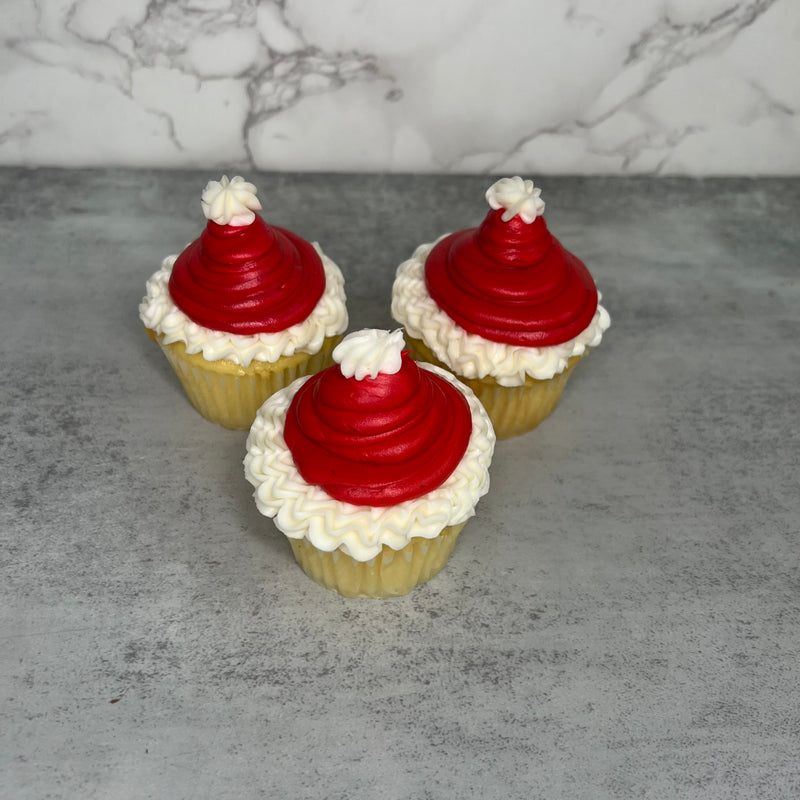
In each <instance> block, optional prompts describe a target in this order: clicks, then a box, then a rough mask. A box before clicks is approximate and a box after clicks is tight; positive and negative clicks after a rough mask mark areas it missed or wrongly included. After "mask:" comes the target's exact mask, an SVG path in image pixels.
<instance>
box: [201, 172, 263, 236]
mask: <svg viewBox="0 0 800 800" xmlns="http://www.w3.org/2000/svg"><path fill="white" fill-rule="evenodd" d="M257 191H258V189H256V187H255V186H254V185H253V184H252V183H248V182H247V181H246V180H245V179H244V178H243V177H242V176H241V175H235V176H234V177H233V178H231V179H230V180H228V176H227V175H223V176H222V178H221V180H219V181H209V182H208V183H207V184H206V188H205V189H204V190H203V195H202V197H201V198H200V204H201V205H202V206H203V213H204V214H205V215H206V218H207V219H210V220H212V221H213V222H216V223H217V225H233V226H235V227H242V226H244V225H249V224H250V223H251V222H252V221H253V220H254V219H255V218H256V215H255V213H254V212H255V211H260V210H261V203H260V202H259V200H258V198H257V197H256V192H257Z"/></svg>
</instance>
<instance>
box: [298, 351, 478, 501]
mask: <svg viewBox="0 0 800 800" xmlns="http://www.w3.org/2000/svg"><path fill="white" fill-rule="evenodd" d="M471 433H472V415H471V413H470V410H469V406H468V405H467V401H466V399H465V398H464V396H463V395H462V394H461V392H459V391H458V390H457V389H456V388H454V387H453V386H451V385H450V384H449V383H447V381H445V380H444V379H442V378H440V377H439V376H438V375H434V374H433V373H432V372H429V371H428V370H423V369H420V368H419V367H418V366H417V365H416V363H415V362H414V361H413V360H412V359H411V358H409V356H408V354H407V353H404V354H403V360H402V366H401V368H400V371H399V372H397V373H396V374H394V375H384V374H379V375H378V376H377V377H375V378H365V379H364V380H361V381H357V380H356V379H355V378H345V377H344V376H343V375H342V373H341V371H340V369H339V367H338V366H333V367H330V368H328V369H326V370H323V371H322V372H319V373H317V374H316V375H314V376H313V377H312V378H310V379H309V380H308V381H306V383H304V384H303V386H302V387H301V389H300V391H299V392H297V394H296V395H295V396H294V398H293V400H292V403H291V405H290V406H289V409H288V411H287V414H286V426H285V429H284V439H285V440H286V444H287V446H288V447H289V450H290V451H291V453H292V456H293V457H294V461H295V464H296V465H297V469H298V470H299V472H300V474H301V475H302V476H303V479H304V480H306V481H307V482H308V483H312V484H315V485H318V486H321V487H322V488H323V489H324V490H325V491H326V492H327V493H328V494H329V495H331V497H334V498H335V499H337V500H341V501H344V502H348V503H353V504H355V505H366V506H389V505H395V504H396V503H401V502H402V501H403V500H410V499H412V498H415V497H420V496H422V495H424V494H427V493H428V492H430V491H432V490H433V489H435V488H436V487H437V486H440V485H441V484H442V483H443V482H444V481H445V480H446V479H447V478H448V476H449V475H450V474H451V473H452V472H453V470H454V469H455V468H456V466H457V465H458V463H459V462H460V461H461V459H462V457H463V456H464V452H465V451H466V449H467V444H468V443H469V438H470V435H471Z"/></svg>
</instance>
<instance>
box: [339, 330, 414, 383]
mask: <svg viewBox="0 0 800 800" xmlns="http://www.w3.org/2000/svg"><path fill="white" fill-rule="evenodd" d="M404 347H405V340H404V339H403V331H402V329H400V328H398V329H397V330H396V331H391V332H390V331H382V330H377V329H374V328H365V329H364V330H361V331H356V332H355V333H349V334H347V336H345V337H344V339H342V341H341V342H339V344H338V345H337V346H336V347H335V348H334V351H333V360H334V361H335V362H336V363H337V364H338V365H339V369H340V370H341V372H342V375H344V377H345V378H355V379H356V380H357V381H363V380H364V379H365V378H368V377H369V378H377V377H378V375H381V374H383V375H394V374H396V373H398V372H399V371H400V367H401V365H402V362H403V348H404Z"/></svg>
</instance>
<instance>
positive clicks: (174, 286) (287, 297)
mask: <svg viewBox="0 0 800 800" xmlns="http://www.w3.org/2000/svg"><path fill="white" fill-rule="evenodd" d="M324 290H325V271H324V269H323V267H322V260H321V259H320V257H319V254H318V253H317V251H316V250H315V249H314V248H313V247H312V246H311V244H309V243H308V242H307V241H305V239H301V238H300V237H299V236H297V235H296V234H294V233H291V232H290V231H287V230H284V229H283V228H278V227H276V226H274V225H267V224H266V223H265V222H264V220H263V219H261V217H260V216H258V215H256V218H255V220H253V222H252V223H251V224H250V225H242V226H234V225H218V224H217V223H216V222H213V221H211V220H209V222H208V224H207V225H206V229H205V231H203V234H202V235H201V236H200V238H199V239H197V240H195V241H194V242H192V244H190V245H189V246H188V247H187V248H186V249H185V250H184V251H183V252H182V253H181V254H180V255H179V256H178V258H177V260H176V261H175V266H174V267H173V268H172V275H171V276H170V280H169V291H170V295H171V296H172V299H173V301H174V302H175V305H176V306H178V308H180V309H181V311H183V312H184V313H185V314H186V316H188V317H189V318H190V319H191V320H193V321H194V322H196V323H197V324H198V325H203V326H204V327H206V328H211V329H213V330H218V331H227V332H228V333H237V334H243V335H248V334H256V333H274V332H275V331H281V330H285V329H286V328H288V327H289V326H290V325H294V324H295V323H296V322H302V320H304V319H305V318H306V317H308V315H309V314H310V313H311V312H312V310H313V309H314V306H316V304H317V303H318V302H319V299H320V297H322V293H323V291H324Z"/></svg>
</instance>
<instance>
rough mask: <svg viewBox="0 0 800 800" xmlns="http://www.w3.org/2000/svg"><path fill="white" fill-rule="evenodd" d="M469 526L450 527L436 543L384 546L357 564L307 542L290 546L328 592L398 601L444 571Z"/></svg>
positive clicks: (337, 552) (419, 540) (420, 540)
mask: <svg viewBox="0 0 800 800" xmlns="http://www.w3.org/2000/svg"><path fill="white" fill-rule="evenodd" d="M465 524H466V523H464V522H462V523H461V524H460V525H450V526H448V527H446V528H445V529H444V530H443V531H442V532H441V533H440V534H439V535H438V536H435V537H434V538H432V539H425V538H423V537H421V536H415V537H414V538H413V539H412V540H411V541H410V542H409V543H408V544H407V545H406V546H405V547H404V548H402V549H401V550H392V548H391V547H387V546H386V545H384V546H383V550H381V552H380V553H379V554H378V555H377V556H375V558H372V559H370V560H369V561H356V560H355V559H354V558H352V557H351V556H348V555H346V554H345V553H343V552H342V551H341V550H339V549H337V550H334V551H333V552H331V553H326V552H325V551H324V550H319V549H317V548H316V547H314V545H313V544H311V543H310V542H309V541H308V540H307V539H289V543H290V544H291V546H292V552H293V553H294V557H295V559H296V560H297V563H298V564H300V566H301V567H302V568H303V572H305V573H306V575H308V577H309V578H311V579H312V580H314V581H316V582H317V583H318V584H320V585H321V586H324V587H325V588H326V589H332V590H333V591H334V592H338V593H339V594H341V595H343V596H344V597H370V598H383V597H398V596H400V595H404V594H408V593H409V592H410V591H411V590H412V589H413V588H414V587H415V586H419V585H420V584H422V583H425V582H426V581H429V580H430V579H431V578H432V577H433V576H434V575H436V573H437V572H439V570H441V569H442V567H443V566H444V565H445V564H446V563H447V559H448V558H449V557H450V553H452V552H453V548H454V547H455V544H456V539H457V538H458V534H459V533H460V532H461V529H462V528H463V527H464V525H465Z"/></svg>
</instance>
